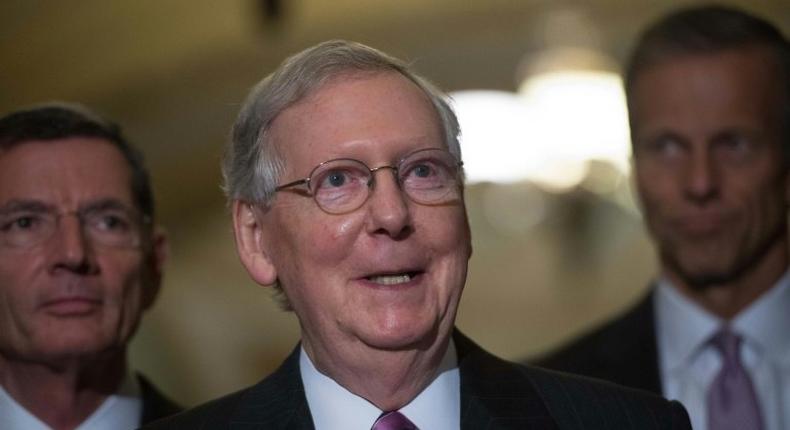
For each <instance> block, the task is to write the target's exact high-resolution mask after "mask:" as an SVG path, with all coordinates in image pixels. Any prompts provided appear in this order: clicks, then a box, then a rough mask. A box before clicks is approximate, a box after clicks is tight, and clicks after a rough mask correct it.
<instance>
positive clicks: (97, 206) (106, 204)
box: [79, 198, 134, 211]
mask: <svg viewBox="0 0 790 430" xmlns="http://www.w3.org/2000/svg"><path fill="white" fill-rule="evenodd" d="M112 209H117V210H125V211H133V210H134V208H132V207H130V206H128V205H126V204H124V203H123V202H121V201H120V200H118V199H115V198H106V199H99V200H95V201H92V202H88V203H87V204H85V205H81V206H80V209H79V210H80V211H103V210H112Z"/></svg>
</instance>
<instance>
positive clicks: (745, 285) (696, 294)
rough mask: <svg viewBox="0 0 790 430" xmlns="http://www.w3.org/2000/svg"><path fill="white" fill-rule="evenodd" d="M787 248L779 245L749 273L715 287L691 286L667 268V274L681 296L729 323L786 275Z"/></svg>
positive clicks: (747, 271)
mask: <svg viewBox="0 0 790 430" xmlns="http://www.w3.org/2000/svg"><path fill="white" fill-rule="evenodd" d="M787 246H788V243H787V241H786V240H780V241H777V243H776V244H775V245H774V246H773V247H772V248H771V249H769V250H768V252H766V254H765V255H764V256H763V258H761V259H760V260H758V261H757V262H755V264H753V265H752V266H750V267H749V268H748V269H746V270H744V271H743V272H742V273H740V274H739V275H738V276H736V277H733V278H732V279H729V280H727V281H725V282H721V283H718V284H715V285H705V286H702V287H700V286H694V285H691V284H690V283H689V282H687V281H686V280H684V279H683V277H682V276H680V275H679V274H678V273H677V272H675V271H673V270H671V269H669V268H668V267H666V266H665V267H664V273H666V275H667V277H668V278H669V280H670V281H671V282H672V283H673V285H675V286H676V287H677V288H678V290H679V291H680V292H681V293H682V294H684V295H685V296H687V297H689V298H690V299H691V300H693V301H694V302H696V303H698V304H699V305H700V306H702V307H703V308H704V309H706V310H707V311H708V312H711V313H712V314H714V315H716V316H718V317H720V318H722V319H724V320H728V321H729V320H731V319H733V318H734V317H735V316H736V315H738V314H739V313H740V312H741V311H743V310H744V309H746V308H747V307H748V306H749V305H750V304H752V303H753V302H754V301H755V300H757V299H758V298H759V297H760V296H761V295H763V294H764V293H765V292H766V291H768V290H770V289H771V288H772V287H773V286H774V285H775V284H776V282H777V281H779V279H780V278H781V277H782V275H784V273H785V272H786V271H787V269H788V251H787Z"/></svg>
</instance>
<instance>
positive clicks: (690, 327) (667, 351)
mask: <svg viewBox="0 0 790 430" xmlns="http://www.w3.org/2000/svg"><path fill="white" fill-rule="evenodd" d="M654 306H655V315H656V338H657V342H658V350H659V353H660V354H661V356H662V362H663V363H665V364H666V366H667V370H670V371H671V370H673V369H676V368H678V367H680V366H683V365H684V364H687V363H688V362H689V361H690V360H692V359H693V358H694V356H695V355H696V354H697V352H699V351H700V350H701V348H702V347H703V346H704V344H705V342H706V341H707V340H708V339H710V337H711V336H713V334H714V333H716V330H718V328H719V327H720V326H721V324H722V320H721V319H720V318H718V317H716V316H715V315H713V314H711V313H710V312H708V311H706V310H705V309H703V308H702V307H701V306H699V305H698V304H697V303H695V302H694V301H692V300H690V299H688V298H687V297H686V296H684V295H682V294H681V293H680V292H679V291H678V290H677V289H676V288H675V287H673V286H672V284H670V283H669V281H668V280H666V279H660V280H659V281H658V286H657V288H656V296H655V302H654Z"/></svg>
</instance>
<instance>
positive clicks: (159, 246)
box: [143, 225, 170, 309]
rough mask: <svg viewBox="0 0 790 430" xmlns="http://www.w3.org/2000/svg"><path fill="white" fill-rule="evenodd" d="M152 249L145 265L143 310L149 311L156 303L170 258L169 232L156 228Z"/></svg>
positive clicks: (152, 237) (152, 238)
mask: <svg viewBox="0 0 790 430" xmlns="http://www.w3.org/2000/svg"><path fill="white" fill-rule="evenodd" d="M150 240H151V249H149V250H148V255H147V257H146V259H147V261H146V262H145V264H146V265H147V267H146V268H145V271H146V272H147V274H146V276H145V279H144V280H143V282H144V283H145V285H144V286H143V287H144V289H145V291H144V293H143V294H144V296H143V309H148V308H150V307H151V305H153V304H154V301H156V297H157V296H158V295H159V289H160V287H161V285H162V276H163V274H164V267H165V263H166V262H167V260H168V258H169V257H170V242H169V241H168V239H167V232H166V231H165V229H164V228H162V227H161V226H158V225H157V226H155V227H154V231H153V233H152V234H151V239H150Z"/></svg>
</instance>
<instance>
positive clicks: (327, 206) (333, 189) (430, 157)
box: [275, 148, 463, 214]
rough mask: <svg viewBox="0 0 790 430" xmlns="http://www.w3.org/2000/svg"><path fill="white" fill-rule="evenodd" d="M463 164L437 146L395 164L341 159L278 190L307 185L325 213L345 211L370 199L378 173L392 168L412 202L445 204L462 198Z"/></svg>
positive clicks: (415, 153) (326, 162)
mask: <svg viewBox="0 0 790 430" xmlns="http://www.w3.org/2000/svg"><path fill="white" fill-rule="evenodd" d="M461 166H463V162H461V161H459V160H458V159H456V158H455V156H454V155H452V154H450V153H449V152H448V151H445V150H443V149H437V148H428V149H421V150H418V151H415V152H412V153H410V154H408V155H406V156H405V157H403V158H402V159H401V160H400V161H399V162H398V163H397V164H396V165H394V166H378V167H374V168H370V167H368V166H367V165H366V164H365V163H363V162H361V161H359V160H355V159H352V158H338V159H335V160H329V161H325V162H323V163H321V164H319V165H318V166H316V167H315V168H314V169H313V170H312V171H311V172H310V176H308V177H307V178H305V179H300V180H298V181H293V182H289V183H287V184H283V185H279V186H278V187H277V188H275V191H282V190H285V189H287V188H291V187H295V186H298V185H302V184H304V185H305V187H306V190H307V193H308V195H310V196H312V197H313V200H315V202H316V204H317V205H318V207H320V208H321V209H322V210H323V211H324V212H327V213H330V214H342V213H347V212H351V211H353V210H355V209H358V208H359V207H361V206H362V205H363V204H364V203H365V201H367V199H368V197H369V196H370V191H371V189H372V188H373V187H374V185H375V178H374V175H373V174H374V173H375V172H377V171H379V170H381V169H390V170H392V173H393V175H395V178H396V179H397V181H398V185H399V186H400V188H401V190H403V191H404V192H405V193H406V195H407V196H408V197H409V198H410V199H411V200H412V201H414V202H416V203H421V204H427V205H430V204H442V203H447V202H450V201H452V200H455V199H458V198H459V197H460V195H461V175H460V168H461Z"/></svg>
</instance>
